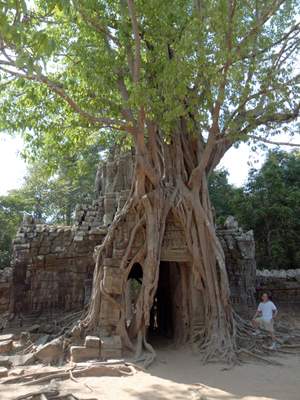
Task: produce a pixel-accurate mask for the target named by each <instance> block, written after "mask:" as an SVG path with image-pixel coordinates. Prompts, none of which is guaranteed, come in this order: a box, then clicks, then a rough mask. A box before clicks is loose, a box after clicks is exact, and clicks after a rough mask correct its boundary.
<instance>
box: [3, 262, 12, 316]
mask: <svg viewBox="0 0 300 400" xmlns="http://www.w3.org/2000/svg"><path fill="white" fill-rule="evenodd" d="M12 280H13V269H12V268H10V267H7V268H4V269H0V314H1V313H5V312H6V311H8V310H9V307H10V303H11V300H12V299H11V293H12V292H11V289H12Z"/></svg>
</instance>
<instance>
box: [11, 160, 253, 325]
mask: <svg viewBox="0 0 300 400" xmlns="http://www.w3.org/2000/svg"><path fill="white" fill-rule="evenodd" d="M132 175H133V157H132V155H131V154H125V155H121V156H119V157H117V159H116V160H115V161H114V160H111V159H109V160H108V161H107V162H106V163H102V164H101V165H100V166H99V169H98V172H97V176H96V184H95V186H96V187H95V192H96V194H97V199H96V200H95V201H94V202H93V203H92V204H90V205H88V204H87V205H79V206H77V207H76V210H75V223H74V225H73V226H56V225H55V226H51V225H45V224H40V223H36V221H34V220H33V219H32V218H31V217H25V218H24V221H23V224H22V225H21V227H20V229H19V231H18V233H17V236H16V238H15V240H14V259H13V274H12V275H13V278H12V281H13V282H12V291H11V292H12V296H11V297H12V299H13V301H12V302H11V303H10V309H11V311H14V312H16V313H19V312H20V313H32V312H34V313H38V312H42V311H44V310H56V309H58V310H62V311H69V310H76V309H80V308H82V307H83V305H84V303H86V302H87V301H88V298H89V295H90V292H91V283H92V274H93V269H94V260H93V252H94V248H95V246H97V245H99V244H101V243H102V241H103V239H104V237H105V235H106V233H107V227H108V226H109V225H110V223H111V222H112V220H113V218H114V215H115V213H116V212H117V211H118V210H120V209H121V208H122V207H123V205H124V203H125V201H126V199H127V197H128V194H129V189H130V185H131V177H132ZM129 229H130V221H128V224H125V225H124V226H120V229H118V232H117V243H115V244H114V248H113V254H112V256H113V258H112V259H111V260H113V261H114V262H116V260H117V261H118V260H119V258H120V256H121V255H122V254H123V252H124V246H125V245H126V240H127V237H128V230H129ZM218 236H219V238H220V240H221V243H222V246H223V248H224V252H225V256H226V264H227V268H228V274H229V280H230V286H231V291H232V300H233V303H234V304H235V305H236V306H237V307H238V306H241V305H244V306H247V305H251V304H252V303H253V300H254V286H255V268H256V266H255V248H254V240H253V234H252V233H251V232H248V233H243V232H242V230H241V229H240V228H239V227H238V225H237V223H236V221H235V220H234V219H233V218H232V217H230V218H229V219H228V220H227V221H226V224H225V226H224V227H222V229H219V230H218ZM182 237H183V235H182V230H181V228H180V226H178V224H177V223H176V221H173V219H172V218H170V221H169V223H168V226H167V227H166V236H165V239H164V242H163V248H162V259H164V258H165V259H166V260H169V261H188V258H187V257H188V255H187V249H186V248H185V245H184V240H183V239H182ZM111 260H110V259H109V260H108V263H111V262H112V261H111ZM116 266H118V265H116ZM108 267H110V264H109V265H108ZM113 267H115V265H113ZM107 278H108V275H107ZM113 278H114V279H116V283H117V277H110V278H109V279H113ZM103 307H104V308H105V304H103ZM108 308H109V309H108V310H107V314H108V315H109V316H110V317H111V318H113V317H114V316H113V313H112V310H111V309H110V307H109V306H108Z"/></svg>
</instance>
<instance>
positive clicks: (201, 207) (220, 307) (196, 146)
mask: <svg viewBox="0 0 300 400" xmlns="http://www.w3.org/2000/svg"><path fill="white" fill-rule="evenodd" d="M147 126H148V141H147V143H145V142H144V140H143V139H142V140H141V138H137V140H136V166H135V174H134V179H133V184H132V189H131V193H130V196H129V198H128V200H127V202H126V204H125V206H124V208H123V210H122V211H121V212H120V213H119V214H117V215H116V216H115V219H114V221H113V223H112V225H111V226H110V228H109V232H108V234H107V236H106V238H105V240H104V242H103V244H102V245H101V246H99V247H98V248H97V261H96V268H95V272H94V281H93V292H92V300H91V304H90V308H89V312H88V315H87V317H86V319H85V320H84V321H83V325H84V326H85V327H86V328H87V329H93V328H95V326H97V325H99V323H100V322H99V313H100V305H101V299H103V298H105V297H109V296H107V293H106V292H105V288H103V259H104V257H105V256H106V254H107V252H108V249H110V248H111V246H112V245H113V242H114V240H115V232H116V228H117V226H118V225H119V224H122V223H126V217H127V216H128V214H129V213H130V214H131V215H132V214H134V215H135V218H136V223H135V226H134V227H133V228H132V230H131V237H130V239H129V241H128V244H127V248H126V251H125V252H124V255H123V258H122V262H121V265H120V268H121V269H122V270H123V271H124V296H123V297H122V301H121V302H119V303H118V304H117V306H118V307H119V309H120V312H121V334H122V339H123V344H124V345H125V346H127V347H128V348H130V349H132V350H133V349H136V355H137V357H139V356H140V355H141V353H142V350H143V349H146V350H148V351H150V353H151V354H152V355H153V356H154V354H155V352H154V349H153V348H152V346H151V345H150V344H149V343H148V341H147V330H148V327H149V325H150V312H151V307H152V305H153V301H154V297H155V293H156V290H157V286H158V279H159V266H160V260H161V248H162V242H163V238H164V234H165V227H166V220H167V217H168V214H169V213H170V212H171V213H173V214H174V215H175V216H176V218H177V219H178V220H179V221H180V223H181V225H182V228H183V231H184V235H185V240H186V245H187V248H188V251H189V255H190V270H191V271H192V272H191V274H192V276H191V282H192V286H193V288H194V289H195V290H197V291H199V292H200V293H201V295H202V298H203V313H204V315H203V316H202V317H203V320H204V324H203V326H202V327H201V329H200V330H199V332H198V334H197V335H195V327H193V326H192V325H193V322H192V318H191V317H189V319H190V321H187V323H186V330H187V332H185V334H184V335H182V337H185V338H186V339H185V340H192V336H193V337H197V343H196V345H197V348H198V349H199V351H200V352H202V353H203V357H204V359H205V360H215V359H223V360H226V361H229V362H232V361H233V360H234V359H235V357H236V341H235V322H234V318H233V312H232V307H231V303H230V290H229V283H228V277H227V272H226V267H225V256H224V253H223V249H222V246H221V244H220V242H219V240H218V238H217V235H216V232H215V227H214V221H213V213H212V208H211V204H210V200H209V193H208V187H207V176H208V174H209V173H210V171H211V169H212V168H214V166H215V165H216V164H217V163H218V161H219V159H220V158H221V156H222V155H223V149H222V148H220V144H219V143H213V142H211V143H208V145H207V146H206V148H204V147H203V145H202V144H201V143H199V142H198V141H197V140H196V139H195V138H194V137H193V136H192V135H187V134H186V133H185V132H184V131H179V132H177V133H176V134H174V135H173V137H172V140H171V143H165V142H163V140H162V139H161V137H160V135H159V132H158V130H157V128H156V127H155V126H154V125H153V124H148V125H147ZM221 146H223V144H222V145H221ZM218 158H219V159H218ZM124 221H125V222H124ZM138 235H144V238H145V241H144V243H143V245H142V246H141V247H140V248H139V249H138V250H137V251H136V253H135V254H133V255H132V254H131V253H132V245H133V243H134V241H135V238H136V237H137V236H138ZM136 262H138V263H139V264H140V265H141V267H142V269H143V281H142V286H141V290H140V293H139V296H138V300H137V302H136V314H135V321H134V327H135V329H131V330H130V332H129V331H128V329H127V327H126V316H127V314H128V312H127V311H126V310H128V305H127V304H126V295H125V292H126V290H125V288H126V282H127V277H128V275H129V273H130V269H131V267H132V266H133V264H134V263H136ZM184 296H186V297H188V296H191V293H188V292H187V291H185V293H184ZM110 300H111V301H113V302H115V300H114V299H112V298H111V299H110ZM186 300H188V299H186ZM115 306H116V304H115ZM170 312H171V311H170ZM192 332H193V334H192Z"/></svg>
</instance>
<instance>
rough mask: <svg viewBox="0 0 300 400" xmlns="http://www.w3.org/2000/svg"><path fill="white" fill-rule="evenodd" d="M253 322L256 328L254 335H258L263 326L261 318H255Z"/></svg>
mask: <svg viewBox="0 0 300 400" xmlns="http://www.w3.org/2000/svg"><path fill="white" fill-rule="evenodd" d="M251 323H252V326H253V328H254V329H255V332H254V335H258V334H259V333H260V330H259V328H260V327H261V318H254V319H253V320H252V321H251Z"/></svg>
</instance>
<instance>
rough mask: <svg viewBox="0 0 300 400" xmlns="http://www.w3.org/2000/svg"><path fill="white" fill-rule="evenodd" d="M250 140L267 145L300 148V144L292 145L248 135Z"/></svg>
mask: <svg viewBox="0 0 300 400" xmlns="http://www.w3.org/2000/svg"><path fill="white" fill-rule="evenodd" d="M247 136H248V138H250V139H253V140H257V141H259V142H263V143H267V144H275V145H277V146H292V147H300V143H290V142H274V141H273V140H269V139H265V138H263V137H261V136H255V135H247Z"/></svg>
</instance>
